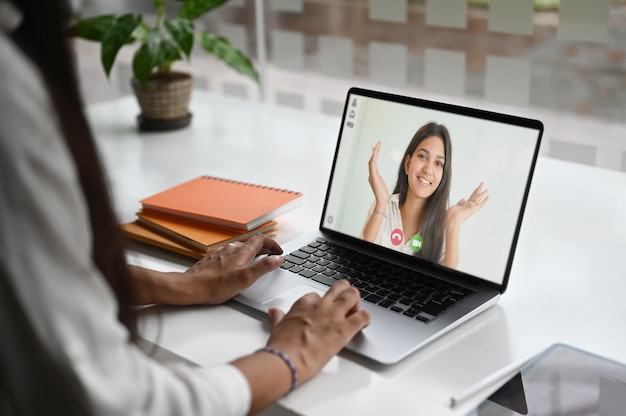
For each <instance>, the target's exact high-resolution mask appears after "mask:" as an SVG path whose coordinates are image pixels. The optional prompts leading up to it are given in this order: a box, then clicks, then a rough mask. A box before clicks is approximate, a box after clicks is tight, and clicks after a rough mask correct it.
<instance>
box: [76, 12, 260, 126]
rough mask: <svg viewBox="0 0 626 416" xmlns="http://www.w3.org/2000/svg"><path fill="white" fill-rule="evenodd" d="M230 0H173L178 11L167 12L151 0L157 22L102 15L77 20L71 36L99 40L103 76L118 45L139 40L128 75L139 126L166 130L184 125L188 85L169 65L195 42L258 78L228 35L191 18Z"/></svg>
mask: <svg viewBox="0 0 626 416" xmlns="http://www.w3.org/2000/svg"><path fill="white" fill-rule="evenodd" d="M228 1H229V0H176V2H177V3H180V5H179V7H178V15H177V16H176V17H174V18H171V17H169V16H168V14H167V11H166V7H165V0H152V3H153V5H154V9H155V12H156V22H155V24H154V25H153V26H150V25H148V24H147V23H146V22H145V21H144V19H143V17H142V16H141V15H134V14H123V15H112V14H107V15H100V16H95V17H90V18H86V19H82V20H78V21H76V22H75V23H74V24H73V25H72V27H71V28H70V30H69V34H70V36H74V37H79V38H83V39H87V40H90V41H96V42H100V43H101V54H100V56H101V61H102V67H103V68H104V72H105V73H106V75H107V77H108V76H109V75H110V73H111V68H112V67H113V64H114V63H115V58H116V56H117V54H118V52H119V50H120V49H121V48H122V47H123V46H125V45H127V44H138V49H137V50H136V52H135V54H134V56H133V62H132V70H133V79H132V80H131V83H132V86H133V91H134V92H135V95H136V96H137V101H138V102H139V106H140V108H141V114H140V115H139V116H138V121H139V127H140V129H144V130H170V129H175V128H180V127H184V126H187V125H188V124H189V123H190V121H191V114H190V113H189V111H188V106H189V100H190V97H191V89H192V76H191V74H189V73H185V72H179V71H174V70H173V69H172V64H173V63H174V62H176V61H183V60H188V59H189V58H190V55H191V51H192V48H193V46H194V44H195V43H196V42H198V43H200V45H201V46H202V48H203V49H204V50H205V51H207V52H208V53H210V54H212V55H214V56H215V57H217V58H218V59H220V60H222V61H223V62H224V63H226V64H227V65H228V66H229V67H231V68H232V69H234V70H236V71H237V72H239V73H241V74H243V75H245V76H248V77H249V78H251V79H252V80H254V81H255V82H256V83H258V82H259V76H258V73H257V71H256V70H255V68H254V66H253V64H252V62H251V60H250V59H249V58H248V57H247V56H246V55H245V54H244V53H242V52H241V51H239V50H238V49H236V48H234V47H233V46H232V45H231V44H230V43H229V42H228V40H227V39H226V38H224V37H222V36H218V35H216V34H214V33H211V32H208V31H202V32H200V31H198V32H196V30H195V27H194V21H195V20H196V19H198V18H200V17H202V16H204V15H205V14H207V13H209V12H210V11H212V10H214V9H215V8H217V7H219V6H221V5H223V4H224V3H227V2H228Z"/></svg>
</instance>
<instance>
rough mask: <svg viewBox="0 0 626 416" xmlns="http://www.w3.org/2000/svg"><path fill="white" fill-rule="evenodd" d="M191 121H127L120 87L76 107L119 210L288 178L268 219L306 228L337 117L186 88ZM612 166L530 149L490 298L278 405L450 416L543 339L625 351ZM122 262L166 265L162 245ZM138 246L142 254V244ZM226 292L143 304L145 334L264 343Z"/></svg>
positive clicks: (611, 352) (625, 226) (315, 209)
mask: <svg viewBox="0 0 626 416" xmlns="http://www.w3.org/2000/svg"><path fill="white" fill-rule="evenodd" d="M192 112H193V114H194V120H193V122H192V126H191V127H190V128H187V129H185V130H180V131H177V132H172V133H151V134H145V133H142V134H138V133H137V131H136V125H135V120H134V118H135V116H136V114H137V113H138V108H137V105H136V103H135V101H134V98H133V97H128V98H127V99H123V100H120V101H116V102H112V103H106V104H100V105H96V106H94V107H92V108H90V109H89V113H88V114H89V116H90V118H91V120H92V122H93V128H94V131H95V135H96V137H97V140H98V142H99V145H100V147H101V150H102V152H103V157H104V159H105V161H106V166H107V168H108V171H109V173H110V178H111V182H112V188H113V191H114V195H115V200H116V202H117V204H118V207H119V209H118V211H119V215H120V217H121V220H123V221H130V220H132V219H133V218H134V213H135V211H136V210H137V209H138V208H139V203H138V202H137V201H138V200H139V199H140V198H142V197H144V196H147V195H149V194H152V193H154V192H157V191H159V190H162V189H164V188H166V187H168V186H171V185H174V184H176V183H179V182H182V181H184V180H186V179H188V178H191V177H194V176H197V175H201V174H211V175H216V176H223V177H228V178H233V179H238V180H243V181H251V182H257V183H263V184H267V185H271V186H277V187H282V188H289V189H294V190H299V191H302V192H303V193H304V195H305V197H304V205H303V206H301V207H299V208H297V209H296V210H295V211H292V212H290V213H288V214H286V215H284V216H282V217H280V218H278V222H279V231H278V236H277V239H278V241H279V242H285V241H287V240H289V239H291V238H292V237H293V236H294V235H296V234H299V233H301V232H306V231H311V230H314V229H316V228H317V225H318V215H319V213H320V210H321V207H322V203H323V198H324V194H325V187H326V183H327V180H328V172H329V168H330V164H331V163H332V158H333V152H334V146H335V140H336V137H337V131H338V126H339V119H338V118H334V117H329V116H324V115H320V114H311V113H305V112H302V111H299V110H291V109H285V108H276V107H271V106H263V105H261V104H257V103H252V102H247V101H243V100H239V99H235V98H228V97H223V96H217V95H210V94H201V93H199V92H196V93H195V95H194V97H193V107H192ZM625 251H626V174H623V173H620V172H615V171H608V170H601V169H598V168H593V167H587V166H583V165H576V164H571V163H567V162H561V161H557V160H552V159H547V158H543V157H542V158H540V160H539V162H538V165H537V170H536V174H535V179H534V181H533V186H532V189H531V193H530V198H529V201H528V205H527V211H526V216H525V220H524V223H523V227H522V232H521V235H520V240H519V244H518V253H517V256H516V258H515V262H514V266H513V270H512V274H511V277H510V284H509V288H508V290H507V292H506V293H505V294H504V295H503V296H502V298H501V301H500V302H499V304H497V305H496V306H495V307H493V308H491V309H490V310H488V311H486V312H484V313H483V314H481V315H479V316H478V317H476V318H474V319H472V320H471V321H469V322H468V323H466V324H464V325H462V326H461V327H459V328H457V329H455V330H454V331H452V332H451V333H449V334H447V335H445V336H444V337H443V338H441V339H439V340H437V341H436V342H434V343H433V344H431V345H429V346H428V347H426V348H424V349H422V350H420V351H418V352H416V353H415V354H413V355H411V356H410V357H408V358H407V359H406V360H404V361H402V362H400V363H398V364H396V365H393V366H389V367H380V366H375V365H372V364H370V363H366V362H364V361H362V360H361V359H359V358H358V357H354V356H351V355H349V354H345V353H342V354H340V356H338V357H336V358H334V359H333V360H332V361H331V362H330V363H329V364H328V365H327V366H326V367H325V368H324V370H323V371H322V373H321V374H320V375H319V376H318V377H316V378H315V379H313V380H312V381H310V382H309V383H307V384H306V385H303V386H301V387H300V388H298V389H297V390H296V391H294V392H293V393H292V394H290V395H289V396H288V397H285V398H284V399H282V400H281V401H280V404H281V405H282V406H284V407H286V408H288V409H291V410H293V411H294V412H296V413H299V414H306V415H347V414H361V415H370V414H372V415H379V414H394V415H399V414H412V415H416V414H419V415H462V414H465V413H466V412H467V411H468V409H471V407H472V406H473V405H475V404H476V403H478V402H479V401H480V399H482V398H484V397H486V396H487V395H488V394H489V393H490V390H493V388H491V389H487V390H485V391H483V392H482V393H481V394H478V395H477V396H476V397H473V398H472V399H469V400H468V401H466V402H465V403H464V404H462V405H461V406H459V407H457V408H455V409H451V408H450V407H449V400H450V396H451V395H452V394H453V393H456V392H458V391H460V390H462V389H463V388H465V387H467V386H468V385H471V384H473V383H474V382H476V381H478V380H479V379H481V378H482V377H485V376H487V375H488V374H490V373H491V372H493V371H496V370H497V369H499V368H501V367H503V366H505V365H507V364H509V363H512V362H515V361H517V360H520V359H522V358H524V357H527V356H529V355H530V354H532V353H535V352H538V351H539V350H541V349H543V348H545V347H547V346H548V345H550V344H552V343H554V342H564V343H569V344H572V345H574V346H577V347H579V348H582V349H586V350H589V351H591V352H594V353H597V354H601V355H604V356H606V357H609V358H612V359H615V360H618V361H622V362H626V331H625V330H624V327H625V323H626V301H625V295H626V254H625ZM147 253H148V254H139V255H138V256H137V257H134V261H136V262H140V263H142V264H145V265H148V266H153V267H158V268H161V269H169V268H176V267H180V266H179V265H178V264H176V263H175V262H172V260H175V259H176V257H171V258H170V256H157V257H155V256H154V254H155V253H158V252H157V251H152V252H150V251H149V252H147ZM150 253H152V255H150ZM240 309H241V308H240V307H238V306H236V305H231V304H228V305H223V306H216V307H185V308H182V307H180V308H172V307H170V308H164V309H163V313H162V314H160V315H159V314H156V313H154V312H152V311H151V310H148V311H146V312H145V313H144V315H143V317H142V320H141V322H140V323H141V333H142V336H143V337H145V338H146V339H147V340H150V341H154V342H156V343H157V344H158V345H159V346H161V347H162V348H164V349H166V350H169V351H171V352H174V353H176V354H178V355H179V356H182V357H185V358H187V359H188V360H190V361H192V362H195V363H197V364H200V365H203V364H209V363H213V362H222V361H225V360H230V359H233V358H235V357H237V356H240V355H242V354H246V353H249V352H251V351H253V350H255V349H256V348H258V347H260V346H262V345H263V344H264V343H265V340H266V338H267V335H268V332H267V327H266V323H265V322H264V321H263V320H260V319H257V318H255V317H252V316H250V315H248V314H246V313H244V312H243V311H242V310H240Z"/></svg>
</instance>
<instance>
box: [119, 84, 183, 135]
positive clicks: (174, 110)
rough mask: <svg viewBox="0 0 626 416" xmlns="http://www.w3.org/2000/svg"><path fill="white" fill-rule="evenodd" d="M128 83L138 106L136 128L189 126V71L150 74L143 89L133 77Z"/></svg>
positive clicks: (161, 128)
mask: <svg viewBox="0 0 626 416" xmlns="http://www.w3.org/2000/svg"><path fill="white" fill-rule="evenodd" d="M131 84H132V86H133V91H134V92H135V96H136V97H137V101H138V102H139V107H140V108H141V114H140V115H139V117H138V122H139V127H140V129H142V130H172V129H178V128H182V127H185V126H188V125H189V123H190V122H191V114H190V113H189V100H190V99H191V90H192V84H193V79H192V77H191V75H190V74H187V73H181V72H171V73H168V74H153V75H151V76H150V78H149V79H148V86H147V88H146V87H143V86H142V85H141V84H140V83H139V81H137V80H136V79H133V80H132V81H131Z"/></svg>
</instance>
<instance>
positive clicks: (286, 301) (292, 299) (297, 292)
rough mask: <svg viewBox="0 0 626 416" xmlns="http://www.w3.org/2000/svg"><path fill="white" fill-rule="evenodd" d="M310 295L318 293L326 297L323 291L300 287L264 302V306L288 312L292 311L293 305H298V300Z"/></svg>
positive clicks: (306, 286) (305, 286)
mask: <svg viewBox="0 0 626 416" xmlns="http://www.w3.org/2000/svg"><path fill="white" fill-rule="evenodd" d="M309 293H317V294H319V295H320V296H324V291H323V290H319V289H316V288H314V287H312V286H308V285H298V286H295V287H294V288H292V289H289V290H288V291H286V292H283V293H281V294H280V295H278V296H276V297H274V298H272V299H270V300H268V301H266V302H264V303H263V305H264V306H266V307H267V308H268V309H269V308H279V309H282V310H283V311H285V312H287V311H288V310H289V309H291V306H293V304H294V303H296V301H297V300H298V299H300V298H301V297H302V296H304V295H306V294H309Z"/></svg>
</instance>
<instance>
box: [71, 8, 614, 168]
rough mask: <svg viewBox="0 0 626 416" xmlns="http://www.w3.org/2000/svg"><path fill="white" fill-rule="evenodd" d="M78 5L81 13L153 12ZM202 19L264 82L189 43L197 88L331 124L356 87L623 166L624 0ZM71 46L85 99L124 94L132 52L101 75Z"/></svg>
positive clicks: (560, 154)
mask: <svg viewBox="0 0 626 416" xmlns="http://www.w3.org/2000/svg"><path fill="white" fill-rule="evenodd" d="M75 3H76V4H77V10H78V12H79V13H80V15H81V16H82V17H87V16H90V15H95V14H101V13H109V12H110V13H127V12H143V11H149V10H152V4H151V3H152V2H151V0H100V1H97V0H84V1H80V0H78V1H76V2H75ZM166 4H167V5H168V8H171V9H172V13H173V12H174V11H175V10H177V6H178V5H177V3H176V2H175V1H173V0H166ZM200 24H202V25H204V27H205V28H206V29H208V30H210V31H212V32H215V33H218V34H221V35H223V36H225V37H227V38H228V39H229V40H230V41H231V43H232V44H234V45H235V46H236V47H238V48H239V49H241V50H242V51H244V52H245V53H247V54H248V55H249V56H251V57H252V58H253V60H254V61H255V64H256V66H257V68H258V69H259V70H260V72H261V82H262V83H261V86H260V87H257V86H256V85H255V84H254V83H253V82H252V81H249V80H248V79H246V78H244V77H243V76H241V75H238V74H237V73H235V72H234V71H232V70H230V69H229V68H227V67H226V66H224V64H222V63H221V62H219V61H217V60H216V59H214V58H212V57H210V56H208V55H207V54H206V53H205V52H204V51H202V50H201V49H200V48H199V47H197V45H196V47H195V52H194V54H193V56H192V59H191V61H190V62H189V63H188V64H182V65H183V66H181V69H184V70H185V71H188V72H191V73H193V75H194V79H195V81H194V82H195V87H196V88H198V89H203V90H208V91H211V92H213V93H215V94H225V95H229V96H234V97H238V98H239V99H241V100H263V101H265V102H267V103H268V105H276V106H286V107H292V108H295V109H299V110H300V111H313V112H321V113H325V114H329V115H331V116H336V117H340V116H341V111H342V109H343V101H344V99H345V95H346V92H347V90H348V88H349V87H351V86H360V87H365V88H373V89H380V90H384V91H389V92H393V93H399V94H403V95H410V96H416V97H420V98H426V99H432V100H438V101H446V102H451V103H455V104H460V105H465V106H472V107H478V108H483V109H487V110H491V111H501V112H505V113H512V114H515V115H521V116H526V117H532V118H538V119H540V120H541V121H543V122H544V124H545V126H546V131H545V135H544V141H543V144H542V148H541V154H542V155H544V156H549V157H554V158H558V159H563V160H567V161H570V162H573V163H583V164H588V165H593V166H598V167H601V168H605V169H612V170H618V171H624V172H626V124H625V121H626V1H625V0H619V1H616V0H560V1H557V0H550V1H549V0H543V1H539V0H535V1H533V0H231V1H230V2H229V3H227V4H225V5H223V6H221V7H220V8H219V9H218V10H216V11H213V12H211V13H209V15H207V17H206V18H205V19H204V20H202V21H200ZM72 42H73V44H74V47H75V48H76V51H77V52H78V54H77V55H78V61H77V64H78V66H79V74H80V77H81V85H82V89H83V92H84V97H85V100H86V102H87V104H95V103H99V102H103V101H108V100H112V99H116V98H118V97H121V96H126V95H130V94H132V91H131V88H130V79H131V61H132V54H133V53H134V50H135V48H133V47H132V46H131V47H126V48H123V49H122V51H121V52H120V54H119V55H118V58H117V63H116V65H114V67H113V70H112V73H111V77H110V78H109V79H107V78H106V76H105V75H104V71H103V69H102V66H101V64H100V45H99V44H97V43H92V42H88V41H84V40H79V39H73V40H72ZM192 99H193V98H192ZM294 140H297V138H294Z"/></svg>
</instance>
